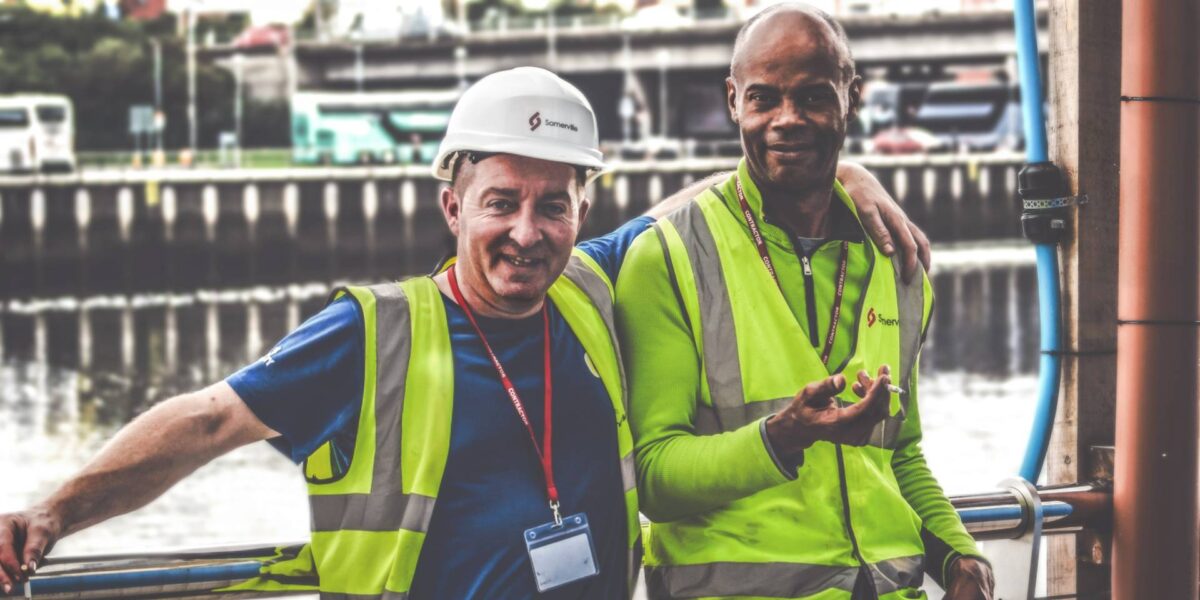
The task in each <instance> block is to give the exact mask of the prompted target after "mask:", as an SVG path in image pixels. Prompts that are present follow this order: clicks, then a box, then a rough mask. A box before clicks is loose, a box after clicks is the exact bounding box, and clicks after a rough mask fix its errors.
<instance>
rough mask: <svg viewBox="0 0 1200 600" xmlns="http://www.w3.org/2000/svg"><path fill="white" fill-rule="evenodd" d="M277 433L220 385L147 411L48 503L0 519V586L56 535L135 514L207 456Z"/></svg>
mask: <svg viewBox="0 0 1200 600" xmlns="http://www.w3.org/2000/svg"><path fill="white" fill-rule="evenodd" d="M277 435H278V434H277V433H276V432H275V431H274V430H272V429H270V428H269V427H267V426H266V425H264V424H263V423H262V422H261V421H259V420H258V418H257V417H256V416H254V413H253V412H251V410H250V408H249V407H247V406H246V404H245V403H244V402H242V399H241V398H240V397H238V395H237V392H235V391H234V390H233V388H231V387H230V386H229V384H228V383H225V382H223V381H222V382H220V383H216V384H213V385H211V386H209V387H207V388H205V389H203V390H200V391H198V392H193V393H189V394H183V395H180V396H176V397H174V398H171V399H170V400H167V401H165V402H162V403H160V404H158V405H156V406H154V408H151V409H150V410H148V411H146V412H145V413H144V414H142V415H141V416H139V417H138V418H137V419H134V420H133V422H131V423H129V424H128V425H126V426H125V427H124V428H122V429H121V431H119V432H118V433H117V435H116V436H115V437H114V438H113V439H112V440H111V441H109V442H108V444H106V445H105V446H104V448H103V449H101V450H100V453H99V454H98V455H96V457H95V458H93V459H92V460H91V462H89V463H88V464H87V465H86V466H85V467H84V468H83V470H81V471H80V472H79V473H78V474H76V475H75V476H74V477H72V478H71V479H70V480H68V481H67V482H66V483H64V484H63V485H62V486H61V487H59V488H58V490H57V491H55V492H54V493H53V494H51V495H50V497H48V498H46V499H45V500H43V501H42V502H40V503H38V504H36V505H34V506H32V507H30V508H28V509H26V510H24V511H21V512H16V513H10V514H5V515H0V587H3V588H4V590H5V592H6V593H7V592H8V591H10V590H11V589H12V587H13V586H15V585H17V584H19V583H21V582H22V581H24V580H25V579H26V578H27V577H28V576H29V575H30V574H32V573H33V571H34V570H36V569H37V565H38V564H40V563H41V561H42V557H43V556H44V555H45V554H46V553H47V552H49V551H50V549H51V548H52V547H53V546H54V543H55V542H56V541H58V540H59V539H61V538H62V537H65V536H67V535H70V534H72V533H75V532H77V531H80V530H82V529H84V528H87V527H90V526H92V525H95V524H97V523H100V522H101V521H104V520H106V519H110V518H112V517H115V516H118V515H122V514H125V513H127V512H130V511H133V510H136V509H138V508H141V507H142V506H145V505H146V504H148V503H149V502H150V501H151V500H154V499H155V498H157V497H158V496H159V495H161V494H162V493H163V492H165V491H167V489H169V488H170V487H171V486H173V485H175V484H176V483H177V482H179V481H180V480H181V479H183V478H184V477H186V476H187V475H189V474H190V473H192V472H193V471H195V470H196V469H198V468H200V467H202V466H204V465H205V464H207V463H208V462H209V461H211V460H213V459H214V458H217V457H218V456H220V455H222V454H225V453H226V452H229V451H230V450H233V449H234V448H237V447H239V446H244V445H246V444H249V443H251V442H256V441H260V440H265V439H268V438H271V437H275V436H277Z"/></svg>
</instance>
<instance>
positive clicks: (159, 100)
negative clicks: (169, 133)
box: [150, 38, 163, 156]
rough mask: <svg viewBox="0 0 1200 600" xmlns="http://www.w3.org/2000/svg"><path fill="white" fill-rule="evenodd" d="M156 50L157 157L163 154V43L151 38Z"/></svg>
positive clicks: (155, 120) (155, 112) (155, 126)
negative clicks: (160, 124) (161, 123)
mask: <svg viewBox="0 0 1200 600" xmlns="http://www.w3.org/2000/svg"><path fill="white" fill-rule="evenodd" d="M150 44H151V46H152V47H153V48H154V151H155V154H156V156H161V155H162V152H163V131H162V127H160V126H159V123H160V119H161V117H160V115H162V109H163V102H162V42H160V41H159V40H158V38H150Z"/></svg>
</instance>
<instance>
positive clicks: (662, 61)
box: [203, 12, 1049, 139]
mask: <svg viewBox="0 0 1200 600" xmlns="http://www.w3.org/2000/svg"><path fill="white" fill-rule="evenodd" d="M1040 21H1041V23H1042V24H1041V28H1042V29H1041V31H1042V33H1041V37H1042V39H1041V41H1040V45H1039V47H1041V48H1048V47H1049V45H1048V44H1047V39H1046V30H1045V27H1046V26H1045V21H1046V19H1045V18H1044V15H1043V16H1042V18H1041V19H1040ZM842 22H843V23H844V24H845V27H846V31H847V33H848V35H849V36H850V40H851V46H852V51H853V52H854V55H855V58H856V60H857V61H858V65H859V69H860V71H862V72H863V73H864V74H866V75H867V77H868V78H887V79H888V80H892V81H901V80H924V81H929V80H935V79H939V78H945V77H947V76H950V75H952V74H953V72H954V71H955V70H957V69H962V68H985V69H986V68H993V69H995V70H998V71H1005V72H1009V71H1011V70H1012V64H1013V57H1014V56H1015V52H1016V45H1015V38H1014V33H1013V18H1012V13H1011V12H988V13H960V14H943V15H924V16H916V17H914V16H906V17H898V16H847V17H844V18H843V19H842ZM518 25H519V27H518ZM740 26H741V21H740V20H737V19H734V18H720V19H700V20H697V21H696V22H695V23H694V24H691V25H689V26H686V27H677V28H669V29H639V30H627V29H622V28H621V27H620V23H619V22H595V21H581V20H578V19H564V20H541V21H537V20H534V21H527V22H524V23H519V24H518V23H513V24H511V26H509V25H495V28H494V29H488V30H483V31H472V32H471V33H470V34H469V35H467V36H462V37H447V36H442V37H435V38H419V39H404V40H399V41H387V42H383V41H367V42H361V43H359V42H351V41H335V42H299V43H298V44H297V45H296V47H295V49H294V50H295V52H294V60H295V64H294V66H289V64H288V62H289V57H288V56H287V55H281V54H279V53H277V52H276V51H275V50H274V49H271V48H266V49H259V50H249V51H240V52H244V53H247V54H246V56H245V57H244V63H243V68H244V69H245V72H246V73H247V82H248V84H249V86H250V93H251V94H252V95H255V96H258V97H271V96H274V97H280V96H285V95H286V93H287V91H286V90H287V88H288V84H287V80H288V78H289V77H294V78H295V79H296V80H297V81H296V85H298V87H299V88H301V89H320V90H336V89H343V90H353V89H357V86H358V84H359V81H360V78H361V82H362V85H363V87H364V89H368V90H371V89H422V88H424V89H431V88H450V87H454V86H456V85H458V83H459V82H460V81H461V80H464V79H465V80H468V81H473V80H475V79H477V78H479V77H482V76H483V75H486V74H488V73H492V72H495V71H498V70H502V69H507V68H511V67H515V66H522V65H531V66H541V67H546V68H549V69H551V70H553V71H555V72H557V73H559V74H561V75H563V76H564V77H566V78H567V79H569V80H570V81H571V82H572V83H574V84H575V85H577V86H578V87H579V88H580V89H581V90H582V91H583V92H584V93H585V94H586V95H587V96H588V98H589V99H590V100H591V102H592V105H593V107H594V108H595V110H596V113H597V120H598V122H599V124H600V128H601V131H600V134H601V137H602V138H603V139H620V138H621V137H622V130H621V118H620V116H619V114H618V103H619V99H620V98H621V96H622V94H624V93H625V92H626V86H627V83H628V82H629V81H634V82H636V83H637V85H638V86H639V88H640V93H641V94H642V96H643V98H644V101H645V104H646V108H647V109H648V110H649V112H650V114H652V115H653V124H652V129H653V133H654V134H656V135H661V136H664V137H676V138H701V139H703V138H706V137H708V138H727V139H731V138H733V137H736V136H735V135H734V133H735V132H733V130H732V128H731V125H730V124H729V123H728V119H727V118H726V117H725V116H724V115H725V100H724V81H725V76H726V75H727V73H728V70H729V56H730V53H731V50H732V48H733V40H734V37H735V35H736V34H737V30H738V28H739V27H740ZM203 52H204V54H203V55H204V56H205V57H206V58H208V59H209V60H214V61H217V62H218V63H220V64H229V65H231V64H232V58H231V57H232V55H233V54H234V53H235V52H239V50H237V49H236V48H234V47H232V46H229V45H225V46H210V47H207V48H206V49H204V51H203ZM230 68H232V67H230ZM293 69H294V71H292V70H293ZM289 73H291V74H289ZM664 93H665V94H666V99H665V102H664V99H663V98H662V95H663V94H664ZM664 109H665V115H666V116H667V123H666V124H665V125H666V128H665V133H664V128H663V125H664V124H663V123H662V122H661V120H660V119H661V118H662V115H663V114H664ZM643 133H648V132H643Z"/></svg>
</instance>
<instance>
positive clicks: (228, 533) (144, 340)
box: [0, 241, 1038, 555]
mask: <svg viewBox="0 0 1200 600" xmlns="http://www.w3.org/2000/svg"><path fill="white" fill-rule="evenodd" d="M934 260H935V265H934V269H933V281H934V286H935V291H936V296H937V304H936V309H935V318H934V322H933V325H932V326H931V330H930V333H929V336H928V339H927V343H926V346H925V350H924V354H923V357H922V364H921V375H920V384H919V385H920V392H919V400H920V403H921V415H922V418H923V424H924V431H925V440H924V444H923V447H924V449H925V453H926V456H927V457H928V460H929V464H930V466H931V467H932V469H933V471H934V473H935V474H936V475H937V476H938V477H939V479H940V480H941V482H942V484H943V486H944V487H945V488H946V490H947V491H948V492H949V493H951V494H953V493H966V492H981V491H986V490H989V489H992V488H993V487H994V485H995V484H996V483H997V482H999V481H1000V480H1002V479H1004V478H1006V477H1009V476H1011V475H1012V474H1013V473H1015V472H1016V470H1017V467H1018V465H1019V463H1020V459H1021V454H1022V451H1023V448H1024V443H1025V439H1026V437H1027V435H1028V428H1029V424H1030V422H1031V416H1032V412H1033V405H1034V395H1035V392H1036V379H1037V372H1036V370H1037V354H1038V353H1037V337H1038V336H1037V326H1038V325H1037V318H1038V317H1037V292H1036V277H1035V271H1034V267H1033V249H1032V247H1030V246H1028V245H1027V244H1024V243H1022V242H1020V241H1013V242H995V241H992V242H986V243H973V244H965V243H959V244H951V245H944V246H935V251H934ZM327 290H328V285H325V284H318V283H314V284H307V285H293V286H288V287H278V288H249V289H235V290H218V291H200V292H196V293H175V294H164V295H139V296H133V297H126V296H99V297H88V298H70V297H67V298H43V299H36V300H21V301H16V300H13V301H9V302H7V303H3V304H0V438H2V439H7V440H9V442H8V443H7V444H4V445H2V446H0V464H2V465H4V467H3V471H2V476H0V477H2V478H0V481H2V483H0V511H9V510H16V509H19V508H21V507H23V506H26V505H27V504H29V503H31V502H34V501H36V500H38V499H40V498H43V497H45V496H46V495H47V494H49V493H50V492H51V491H53V490H54V488H55V487H56V486H57V485H58V484H59V483H60V482H61V481H62V480H63V479H65V478H66V477H68V476H69V475H70V474H71V473H73V472H74V471H76V470H77V469H79V468H80V467H81V466H82V465H83V464H84V463H85V462H86V461H87V459H88V458H89V457H90V456H92V455H94V454H95V453H96V452H97V451H98V450H99V449H100V448H101V446H102V445H103V444H104V442H105V441H106V440H107V439H108V438H110V437H111V436H112V435H113V433H114V432H116V431H117V429H119V428H120V427H121V426H122V425H123V424H125V423H127V422H128V421H129V420H130V419H132V418H133V417H134V416H136V415H137V414H139V413H141V412H143V411H144V410H145V409H146V408H148V407H149V406H151V405H152V404H153V403H154V402H156V401H159V400H161V399H163V398H166V397H169V396H171V395H173V394H176V393H179V392H183V391H188V390H193V389H196V388H199V387H201V386H203V385H205V384H207V383H209V382H212V381H216V380H218V379H220V378H223V377H225V376H226V375H228V374H229V373H231V372H233V371H235V370H236V369H237V368H239V367H240V366H241V365H243V364H245V363H247V362H250V361H253V360H255V359H257V358H258V357H259V356H261V355H262V354H263V353H264V352H265V351H266V350H267V349H269V348H270V346H271V344H272V343H273V342H274V341H275V340H276V339H278V338H280V337H281V336H283V335H284V334H285V333H286V332H287V331H289V330H290V329H291V328H293V327H295V326H296V325H297V324H298V323H300V322H301V321H302V320H303V319H304V318H306V317H307V316H309V315H311V314H313V313H315V312H316V311H318V310H319V309H320V307H321V306H322V305H323V303H324V298H325V294H326V292H327ZM307 535H308V508H307V504H306V502H305V497H304V484H303V480H302V478H301V477H300V476H299V473H298V472H297V469H296V468H295V467H294V466H293V465H292V464H291V463H290V461H288V460H287V459H286V458H284V457H283V456H282V455H280V454H278V453H277V452H276V451H275V450H273V449H272V448H271V447H270V446H268V445H267V444H265V443H260V444H254V445H252V446H248V447H245V448H242V449H240V450H237V451H235V452H232V453H230V454H229V455H227V456H224V457H222V458H220V459H218V460H216V461H214V462H213V463H212V464H210V465H208V466H206V467H204V468H202V469H201V470H200V471H198V472H197V473H195V474H194V475H193V476H192V477H190V478H188V479H187V480H185V481H184V482H182V483H181V484H179V485H178V486H176V487H175V488H174V489H172V490H170V491H169V492H167V493H166V494H165V495H164V496H162V497H161V498H159V499H158V500H156V501H154V502H153V503H151V504H150V505H149V506H147V507H146V508H144V509H142V510H140V511H138V512H136V513H134V514H132V515H128V516H125V517H121V518H117V519H114V520H112V521H110V522H107V523H104V524H102V525H99V526H96V527H94V528H92V529H90V530H87V531H84V532H81V533H79V534H77V535H75V536H72V537H70V538H67V539H65V540H63V541H62V542H61V543H60V544H59V546H58V548H57V549H56V551H55V553H56V554H59V555H67V554H82V553H95V552H118V551H119V552H126V551H133V550H151V549H161V548H178V547H198V546H213V545H225V544H243V543H263V542H276V541H279V542H284V541H293V540H302V539H305V538H306V537H307Z"/></svg>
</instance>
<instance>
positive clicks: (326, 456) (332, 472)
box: [304, 433, 354, 484]
mask: <svg viewBox="0 0 1200 600" xmlns="http://www.w3.org/2000/svg"><path fill="white" fill-rule="evenodd" d="M345 438H346V436H344V435H342V434H340V433H339V434H335V435H334V437H333V438H332V439H330V440H329V441H327V442H325V443H324V444H321V445H320V446H319V447H317V449H316V450H314V451H313V453H312V454H310V455H308V458H306V459H304V479H305V481H307V482H308V483H315V484H321V483H333V482H335V481H339V480H340V479H342V478H343V477H345V476H346V473H348V472H350V462H351V461H352V460H353V459H354V439H353V437H351V438H350V439H345Z"/></svg>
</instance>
